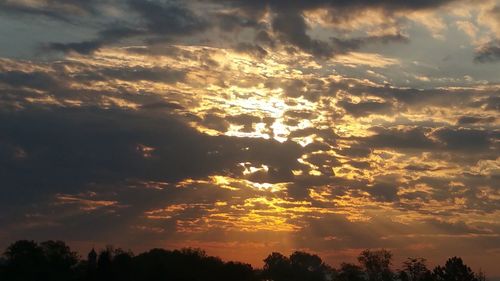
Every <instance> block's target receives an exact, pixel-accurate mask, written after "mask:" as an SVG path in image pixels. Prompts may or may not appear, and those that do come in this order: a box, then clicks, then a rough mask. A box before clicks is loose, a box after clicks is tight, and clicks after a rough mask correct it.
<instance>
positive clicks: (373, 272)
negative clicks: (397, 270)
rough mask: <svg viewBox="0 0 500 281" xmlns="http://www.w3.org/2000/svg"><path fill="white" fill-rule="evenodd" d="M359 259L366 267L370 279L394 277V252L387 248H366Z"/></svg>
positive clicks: (382, 279) (386, 279)
mask: <svg viewBox="0 0 500 281" xmlns="http://www.w3.org/2000/svg"><path fill="white" fill-rule="evenodd" d="M358 261H359V263H360V264H361V265H362V266H363V268H364V269H365V272H366V274H367V275H368V280H369V281H390V280H392V279H393V277H394V276H393V272H392V270H391V268H390V266H391V263H392V253H391V252H389V251H387V250H384V249H382V250H377V251H371V250H364V251H363V252H361V254H360V255H359V256H358Z"/></svg>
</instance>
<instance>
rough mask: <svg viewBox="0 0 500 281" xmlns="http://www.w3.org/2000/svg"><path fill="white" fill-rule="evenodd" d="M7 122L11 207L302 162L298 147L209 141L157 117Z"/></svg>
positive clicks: (94, 114)
mask: <svg viewBox="0 0 500 281" xmlns="http://www.w3.org/2000/svg"><path fill="white" fill-rule="evenodd" d="M1 119H2V120H8V121H6V122H2V123H1V125H0V127H1V130H2V132H3V133H2V137H1V139H0V143H1V144H2V151H3V152H2V154H3V155H7V156H9V158H7V161H4V162H2V163H3V165H2V169H1V172H0V179H1V181H2V185H3V186H4V187H5V188H4V191H6V192H7V194H8V195H7V196H5V197H2V199H5V203H7V202H9V204H15V203H16V202H19V201H22V202H25V201H28V202H29V201H30V198H31V197H33V196H40V195H42V194H43V195H48V194H54V193H56V192H70V193H71V192H78V191H79V190H80V189H81V188H82V187H83V186H85V185H88V184H92V183H101V184H106V183H114V182H120V181H123V180H125V179H127V178H129V179H139V180H144V181H164V182H176V181H180V180H182V179H185V178H199V177H205V176H208V175H210V174H211V173H215V172H218V173H221V172H223V171H224V170H225V169H233V168H234V167H236V166H237V164H238V163H241V162H251V163H255V164H256V165H259V164H266V165H269V166H270V167H273V168H276V169H279V170H287V169H292V168H294V167H297V166H298V162H297V161H296V159H297V158H298V157H299V156H300V155H301V152H300V149H299V146H298V145H296V144H293V143H289V142H287V143H283V144H280V143H277V142H274V141H265V140H259V139H244V138H229V137H209V136H206V135H204V134H201V133H198V132H196V131H195V130H194V129H191V128H189V127H188V126H186V125H185V124H183V122H181V121H179V120H177V119H176V118H173V117H171V116H168V115H165V114H164V113H159V114H156V113H155V112H151V111H138V112H131V111H123V110H117V109H108V110H104V109H99V108H72V109H65V108H51V109H45V110H44V109H36V108H34V109H25V110H22V111H15V112H2V113H1ZM183 159H184V160H183ZM25 175H30V176H29V177H25ZM31 200H32V199H31Z"/></svg>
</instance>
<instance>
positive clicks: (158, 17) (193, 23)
mask: <svg viewBox="0 0 500 281" xmlns="http://www.w3.org/2000/svg"><path fill="white" fill-rule="evenodd" d="M128 4H129V6H130V8H131V9H132V10H133V11H135V12H136V13H138V14H139V15H140V16H141V19H142V20H143V21H144V22H145V24H146V28H147V29H148V31H149V32H151V33H154V34H158V35H166V36H173V35H176V36H185V35H190V34H193V33H197V32H201V31H203V30H205V29H206V28H208V26H209V23H208V22H207V21H205V20H203V19H201V18H200V17H199V16H197V15H196V14H194V13H193V12H192V11H191V10H190V9H189V8H187V7H184V6H182V4H180V2H177V1H172V2H166V3H161V2H156V1H142V0H128Z"/></svg>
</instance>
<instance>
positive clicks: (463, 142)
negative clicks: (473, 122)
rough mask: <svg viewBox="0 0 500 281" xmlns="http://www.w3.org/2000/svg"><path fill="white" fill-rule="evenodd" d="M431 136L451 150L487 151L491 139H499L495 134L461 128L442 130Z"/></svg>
mask: <svg viewBox="0 0 500 281" xmlns="http://www.w3.org/2000/svg"><path fill="white" fill-rule="evenodd" d="M433 135H434V136H435V137H437V138H438V139H439V141H441V142H443V143H445V145H446V148H447V149H451V150H489V149H490V146H491V145H492V144H493V139H496V138H498V137H500V134H499V133H497V132H492V131H486V130H474V129H462V128H460V129H450V128H442V129H439V130H437V131H436V132H434V133H433Z"/></svg>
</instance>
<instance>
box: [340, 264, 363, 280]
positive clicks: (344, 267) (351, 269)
mask: <svg viewBox="0 0 500 281" xmlns="http://www.w3.org/2000/svg"><path fill="white" fill-rule="evenodd" d="M364 275H365V274H364V272H363V270H362V268H361V267H359V266H357V265H355V264H352V263H342V264H341V265H340V269H339V272H338V275H337V279H338V281H365V278H364Z"/></svg>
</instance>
